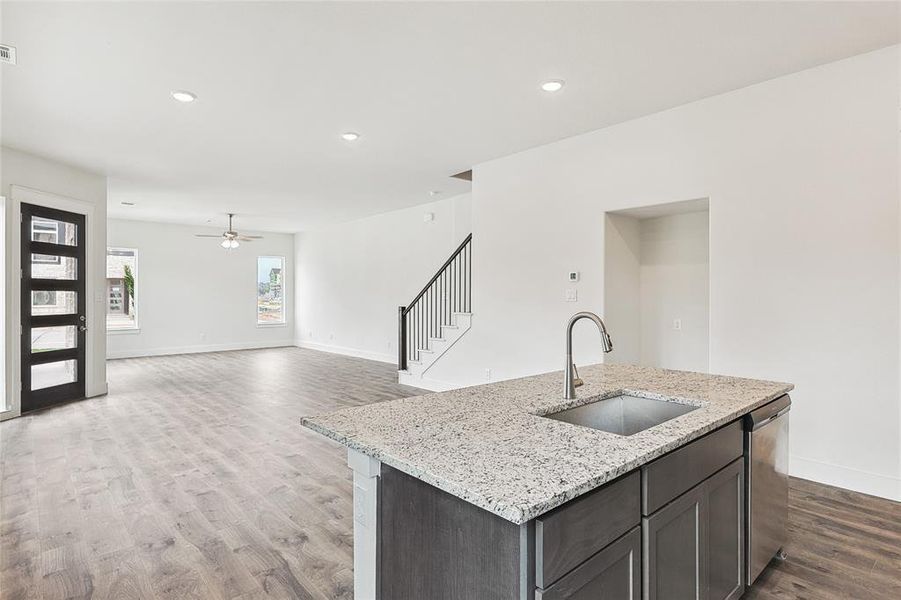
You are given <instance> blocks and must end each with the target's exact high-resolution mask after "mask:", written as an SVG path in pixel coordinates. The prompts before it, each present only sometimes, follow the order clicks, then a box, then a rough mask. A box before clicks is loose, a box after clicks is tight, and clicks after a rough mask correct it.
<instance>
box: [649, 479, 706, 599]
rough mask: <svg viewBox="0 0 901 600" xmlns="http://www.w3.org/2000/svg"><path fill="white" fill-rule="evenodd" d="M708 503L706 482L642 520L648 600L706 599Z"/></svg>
mask: <svg viewBox="0 0 901 600" xmlns="http://www.w3.org/2000/svg"><path fill="white" fill-rule="evenodd" d="M706 506H707V503H706V501H705V486H704V485H703V484H702V485H699V486H696V487H694V488H692V489H691V490H689V491H688V492H686V493H685V494H683V495H682V496H680V497H679V498H677V499H676V500H674V501H673V502H671V503H670V504H668V505H666V506H664V507H663V508H661V509H660V510H658V511H657V512H655V513H654V514H653V515H651V516H649V517H644V519H643V520H642V535H643V537H644V539H643V546H642V547H643V549H644V554H643V556H642V564H643V569H642V573H643V581H644V586H643V588H644V594H643V596H644V599H645V600H706V598H707V556H706V554H705V552H706V551H707V515H706Z"/></svg>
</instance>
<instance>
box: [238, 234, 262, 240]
mask: <svg viewBox="0 0 901 600" xmlns="http://www.w3.org/2000/svg"><path fill="white" fill-rule="evenodd" d="M241 237H246V238H247V239H249V240H261V239H263V236H261V235H243V234H242V235H241Z"/></svg>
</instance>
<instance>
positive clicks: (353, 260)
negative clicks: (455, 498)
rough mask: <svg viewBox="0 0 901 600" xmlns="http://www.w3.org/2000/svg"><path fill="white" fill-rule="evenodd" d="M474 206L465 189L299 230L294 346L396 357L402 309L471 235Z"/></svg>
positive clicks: (386, 358)
mask: <svg viewBox="0 0 901 600" xmlns="http://www.w3.org/2000/svg"><path fill="white" fill-rule="evenodd" d="M471 210H472V207H471V201H470V196H469V194H464V195H461V196H456V197H453V198H447V199H443V200H440V201H437V202H433V203H430V204H426V205H422V206H417V207H414V208H409V209H404V210H398V211H394V212H390V213H384V214H381V215H376V216H374V217H369V218H366V219H360V220H357V221H351V222H349V223H342V224H339V225H334V226H331V227H325V228H321V229H316V230H313V231H308V232H304V233H299V234H297V238H296V240H297V241H296V252H297V259H296V264H297V286H296V288H297V306H298V312H297V331H296V341H297V344H298V345H300V346H304V347H309V348H316V349H320V350H326V351H330V352H338V353H343V354H351V355H354V356H363V357H366V358H371V359H374V360H381V361H385V362H396V361H397V307H398V306H400V305H402V304H405V303H406V302H409V301H410V300H412V299H413V297H414V296H415V295H416V294H417V293H419V290H420V289H422V287H423V286H425V284H426V283H427V282H428V280H429V278H430V277H431V276H432V275H434V274H435V272H436V271H437V270H438V268H439V267H440V266H441V265H442V264H443V263H444V261H445V260H447V258H448V257H449V256H450V254H451V253H452V252H453V251H454V249H456V247H457V246H458V245H459V244H460V243H461V242H462V241H463V239H464V238H465V237H466V236H467V235H468V234H469V233H470V231H471V228H470V219H471V216H470V212H471ZM427 213H431V214H433V215H434V219H433V220H432V221H428V222H427V221H424V219H423V216H424V215H426V214H427Z"/></svg>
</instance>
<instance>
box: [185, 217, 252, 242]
mask: <svg viewBox="0 0 901 600" xmlns="http://www.w3.org/2000/svg"><path fill="white" fill-rule="evenodd" d="M234 217H235V214H234V213H228V230H227V231H224V232H222V235H210V234H207V233H196V234H194V237H202V238H216V239H217V240H219V239H221V240H222V241H221V242H220V243H219V245H220V246H222V247H223V248H225V249H226V250H234V249H235V248H237V247H239V246H240V245H241V243H240V242H252V241H254V240H261V239H263V236H261V235H241V234H240V233H238V232H237V231H235V228H234V226H233V225H232V221H233V220H234Z"/></svg>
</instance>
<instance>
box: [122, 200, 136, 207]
mask: <svg viewBox="0 0 901 600" xmlns="http://www.w3.org/2000/svg"><path fill="white" fill-rule="evenodd" d="M119 204H121V205H122V206H134V205H135V203H134V202H125V201H122V202H120V203H119Z"/></svg>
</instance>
